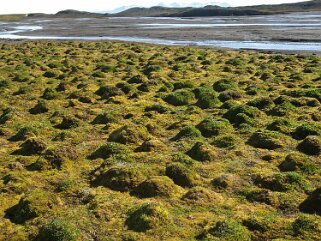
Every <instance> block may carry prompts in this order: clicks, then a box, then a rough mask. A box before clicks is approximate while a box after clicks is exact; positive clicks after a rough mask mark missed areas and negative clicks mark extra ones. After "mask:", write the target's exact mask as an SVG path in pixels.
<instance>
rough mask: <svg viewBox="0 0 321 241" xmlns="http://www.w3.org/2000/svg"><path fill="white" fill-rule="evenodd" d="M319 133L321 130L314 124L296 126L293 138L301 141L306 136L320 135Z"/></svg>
mask: <svg viewBox="0 0 321 241" xmlns="http://www.w3.org/2000/svg"><path fill="white" fill-rule="evenodd" d="M320 133H321V128H320V126H318V125H315V124H303V125H300V126H298V127H297V128H296V129H295V131H294V133H293V137H294V138H296V139H298V140H303V139H304V138H306V137H307V136H310V135H320Z"/></svg>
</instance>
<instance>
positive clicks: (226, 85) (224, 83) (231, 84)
mask: <svg viewBox="0 0 321 241" xmlns="http://www.w3.org/2000/svg"><path fill="white" fill-rule="evenodd" d="M235 88H237V83H236V82H235V81H233V80H229V79H223V80H219V81H217V82H215V83H214V84H213V89H214V90H215V91H218V92H222V91H225V90H230V89H235Z"/></svg>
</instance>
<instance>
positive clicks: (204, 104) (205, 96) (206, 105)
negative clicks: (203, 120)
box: [196, 91, 221, 109]
mask: <svg viewBox="0 0 321 241" xmlns="http://www.w3.org/2000/svg"><path fill="white" fill-rule="evenodd" d="M196 105H197V106H198V107H200V108H202V109H211V108H215V107H218V106H220V105H221V102H220V100H219V99H218V97H217V94H215V92H213V91H212V92H205V93H201V94H200V95H199V97H198V101H197V102H196Z"/></svg>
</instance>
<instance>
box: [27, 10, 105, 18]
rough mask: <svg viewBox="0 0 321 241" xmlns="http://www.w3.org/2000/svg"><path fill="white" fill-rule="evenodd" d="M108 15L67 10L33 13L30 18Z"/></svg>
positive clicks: (97, 16)
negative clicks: (52, 12) (54, 12)
mask: <svg viewBox="0 0 321 241" xmlns="http://www.w3.org/2000/svg"><path fill="white" fill-rule="evenodd" d="M108 15H109V14H101V13H91V12H85V11H77V10H72V9H67V10H63V11H59V12H57V13H56V14H44V13H31V14H28V17H31V18H101V17H105V16H108Z"/></svg>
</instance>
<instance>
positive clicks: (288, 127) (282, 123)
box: [267, 118, 295, 134]
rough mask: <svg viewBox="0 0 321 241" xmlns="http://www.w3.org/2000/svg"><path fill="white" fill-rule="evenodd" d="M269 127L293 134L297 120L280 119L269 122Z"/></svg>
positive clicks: (271, 129)
mask: <svg viewBox="0 0 321 241" xmlns="http://www.w3.org/2000/svg"><path fill="white" fill-rule="evenodd" d="M267 129H268V130H270V131H277V132H280V133H283V134H291V133H292V132H293V131H294V129H295V122H293V121H291V120H290V119H282V118H281V119H278V120H275V121H273V122H271V123H270V124H268V126H267Z"/></svg>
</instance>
